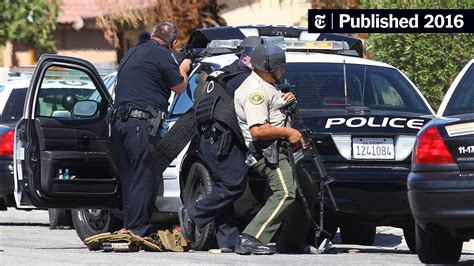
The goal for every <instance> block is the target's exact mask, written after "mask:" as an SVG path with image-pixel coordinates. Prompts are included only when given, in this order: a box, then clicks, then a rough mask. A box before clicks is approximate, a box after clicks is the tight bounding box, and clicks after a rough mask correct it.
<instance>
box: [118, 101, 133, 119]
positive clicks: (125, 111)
mask: <svg viewBox="0 0 474 266" xmlns="http://www.w3.org/2000/svg"><path fill="white" fill-rule="evenodd" d="M117 110H118V115H119V119H120V121H122V122H127V120H128V118H129V117H130V112H132V106H131V105H127V106H125V105H121V106H119V107H118V108H117Z"/></svg>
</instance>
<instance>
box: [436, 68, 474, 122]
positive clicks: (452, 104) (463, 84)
mask: <svg viewBox="0 0 474 266" xmlns="http://www.w3.org/2000/svg"><path fill="white" fill-rule="evenodd" d="M463 113H464V114H465V113H474V65H471V67H469V69H468V70H467V71H466V73H465V74H464V76H463V77H462V79H461V81H460V82H459V84H458V85H457V87H456V88H455V89H454V92H453V94H452V96H451V99H450V100H449V102H448V104H447V105H446V109H445V110H444V114H443V115H455V114H463Z"/></svg>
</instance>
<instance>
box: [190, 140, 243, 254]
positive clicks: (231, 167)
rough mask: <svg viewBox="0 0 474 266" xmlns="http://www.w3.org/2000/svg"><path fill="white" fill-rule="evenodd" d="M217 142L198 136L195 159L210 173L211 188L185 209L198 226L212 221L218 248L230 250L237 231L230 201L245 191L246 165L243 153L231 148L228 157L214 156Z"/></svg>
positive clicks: (237, 237) (233, 245) (235, 240)
mask: <svg viewBox="0 0 474 266" xmlns="http://www.w3.org/2000/svg"><path fill="white" fill-rule="evenodd" d="M218 145H219V141H216V142H214V143H211V141H210V139H206V138H204V137H201V142H200V145H199V157H200V158H201V159H202V160H203V161H204V163H205V164H206V165H207V168H208V169H209V171H210V174H211V177H212V180H213V181H214V187H213V189H212V192H211V193H209V194H208V195H206V197H205V198H204V199H202V200H200V201H198V202H196V203H194V204H193V205H191V206H188V207H187V210H188V214H189V216H190V217H191V219H192V220H193V221H194V222H195V223H196V225H197V226H198V227H203V226H205V225H206V224H208V223H209V222H211V221H212V220H214V222H215V225H216V228H217V234H216V238H217V244H218V246H219V248H223V247H228V248H234V247H235V245H236V244H237V241H238V239H239V229H238V227H237V221H236V218H235V214H234V205H233V202H234V201H235V200H236V199H237V198H239V197H240V196H241V195H242V193H243V192H244V190H245V187H246V182H247V171H248V166H247V165H246V164H245V161H244V154H243V152H242V151H241V150H240V149H239V148H238V147H237V146H235V145H234V146H233V147H232V150H231V152H230V154H229V156H227V157H225V158H220V157H218V156H217V151H218Z"/></svg>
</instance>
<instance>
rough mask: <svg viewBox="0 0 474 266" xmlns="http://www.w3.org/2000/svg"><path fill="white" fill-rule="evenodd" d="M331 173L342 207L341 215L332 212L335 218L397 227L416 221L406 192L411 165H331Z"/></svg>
mask: <svg viewBox="0 0 474 266" xmlns="http://www.w3.org/2000/svg"><path fill="white" fill-rule="evenodd" d="M327 171H328V174H329V176H331V177H333V178H334V179H335V181H334V182H333V183H331V184H330V188H331V190H332V192H333V194H334V197H335V200H336V203H337V205H338V208H339V211H338V212H330V213H331V216H332V217H333V218H334V219H336V220H339V221H347V219H348V217H351V218H353V219H358V220H360V221H364V222H369V223H373V224H377V225H393V226H403V225H404V224H406V223H407V222H408V221H411V220H412V216H411V213H410V207H409V204H408V197H407V189H406V180H407V176H408V173H409V166H408V165H397V166H393V167H377V166H371V167H369V166H363V165H361V166H347V165H346V166H342V165H341V166H336V167H335V166H334V165H330V164H327ZM313 174H315V173H313ZM326 195H327V194H326ZM326 206H327V207H329V208H331V207H330V205H328V204H326Z"/></svg>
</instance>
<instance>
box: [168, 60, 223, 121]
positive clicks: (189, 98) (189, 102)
mask: <svg viewBox="0 0 474 266" xmlns="http://www.w3.org/2000/svg"><path fill="white" fill-rule="evenodd" d="M218 69H219V66H218V65H210V64H203V65H201V66H199V69H197V70H196V71H195V72H194V74H193V75H191V77H189V80H188V87H187V88H186V91H185V92H183V93H181V94H177V95H176V96H175V99H174V102H173V104H172V107H171V113H170V118H174V117H179V116H181V115H182V114H184V113H185V112H186V111H187V110H189V108H191V107H192V106H193V103H194V100H196V98H197V97H198V94H199V92H200V91H201V88H202V86H204V83H205V81H206V78H207V76H208V75H209V74H211V73H212V72H214V71H216V70H218Z"/></svg>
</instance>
